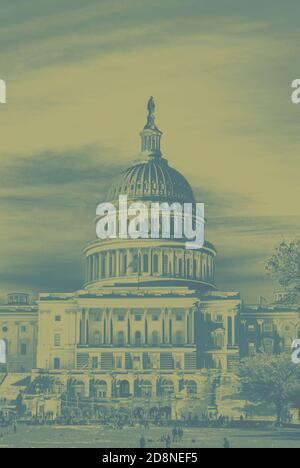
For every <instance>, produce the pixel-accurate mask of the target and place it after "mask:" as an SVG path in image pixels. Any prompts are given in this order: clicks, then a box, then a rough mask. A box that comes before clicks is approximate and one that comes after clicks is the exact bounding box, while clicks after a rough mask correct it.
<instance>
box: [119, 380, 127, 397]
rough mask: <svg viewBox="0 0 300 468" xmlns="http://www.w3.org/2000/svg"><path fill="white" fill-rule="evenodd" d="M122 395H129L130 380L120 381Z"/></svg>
mask: <svg viewBox="0 0 300 468" xmlns="http://www.w3.org/2000/svg"><path fill="white" fill-rule="evenodd" d="M120 397H124V398H126V397H129V382H128V381H127V380H122V381H121V382H120Z"/></svg>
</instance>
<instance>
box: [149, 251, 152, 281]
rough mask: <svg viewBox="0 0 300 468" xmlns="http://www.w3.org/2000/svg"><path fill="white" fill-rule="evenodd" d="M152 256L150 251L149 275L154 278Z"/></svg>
mask: <svg viewBox="0 0 300 468" xmlns="http://www.w3.org/2000/svg"><path fill="white" fill-rule="evenodd" d="M152 254H153V252H152V249H149V274H150V275H151V276H153V265H152Z"/></svg>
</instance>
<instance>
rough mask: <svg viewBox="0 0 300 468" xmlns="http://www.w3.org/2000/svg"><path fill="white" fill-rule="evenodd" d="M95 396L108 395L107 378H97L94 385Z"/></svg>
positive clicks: (104, 396) (103, 396)
mask: <svg viewBox="0 0 300 468" xmlns="http://www.w3.org/2000/svg"><path fill="white" fill-rule="evenodd" d="M92 393H93V396H94V397H95V398H106V397H107V383H106V382H105V380H96V381H95V382H94V385H93V392H92Z"/></svg>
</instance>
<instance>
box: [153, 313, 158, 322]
mask: <svg viewBox="0 0 300 468" xmlns="http://www.w3.org/2000/svg"><path fill="white" fill-rule="evenodd" d="M152 320H153V322H158V321H159V315H156V314H154V315H152Z"/></svg>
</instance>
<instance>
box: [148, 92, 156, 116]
mask: <svg viewBox="0 0 300 468" xmlns="http://www.w3.org/2000/svg"><path fill="white" fill-rule="evenodd" d="M147 108H148V112H149V114H154V112H155V102H154V97H153V96H151V98H150V99H149V101H148V106H147Z"/></svg>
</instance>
